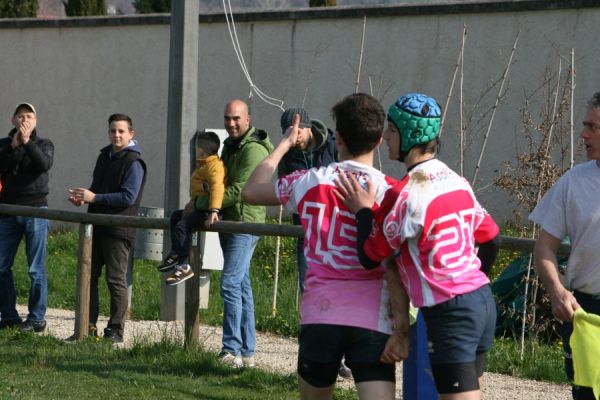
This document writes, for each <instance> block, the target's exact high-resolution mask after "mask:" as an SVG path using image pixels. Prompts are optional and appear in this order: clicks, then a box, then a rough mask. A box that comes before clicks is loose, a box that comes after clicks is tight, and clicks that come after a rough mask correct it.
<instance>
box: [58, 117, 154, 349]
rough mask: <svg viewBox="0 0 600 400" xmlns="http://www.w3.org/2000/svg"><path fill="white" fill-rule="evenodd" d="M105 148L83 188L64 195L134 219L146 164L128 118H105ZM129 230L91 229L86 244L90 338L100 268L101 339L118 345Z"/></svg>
mask: <svg viewBox="0 0 600 400" xmlns="http://www.w3.org/2000/svg"><path fill="white" fill-rule="evenodd" d="M108 125H109V128H108V138H109V140H110V145H108V146H106V147H104V148H103V149H101V150H100V155H99V156H98V160H97V161H96V166H95V168H94V173H93V178H92V186H91V187H90V188H89V189H85V188H75V189H70V190H69V201H70V202H71V203H73V204H74V205H76V206H78V207H79V206H81V205H83V204H85V203H88V204H89V206H88V212H89V213H96V214H118V215H129V216H136V215H137V213H138V209H139V206H140V201H141V198H142V192H143V190H144V184H145V182H146V164H145V163H144V161H143V160H142V159H141V150H140V147H139V146H138V143H137V141H135V140H133V137H134V135H135V132H134V131H133V124H132V122H131V118H130V117H129V116H127V115H125V114H112V115H111V116H110V117H109V118H108ZM134 237H135V229H134V228H126V227H118V226H100V225H97V226H94V236H93V240H92V276H91V282H90V329H89V334H90V335H97V328H96V322H97V321H98V312H99V311H98V280H99V279H100V275H101V273H102V266H104V265H106V283H107V285H108V290H109V292H110V319H109V320H108V324H107V326H106V328H105V329H104V338H105V339H108V340H110V341H112V342H113V343H122V342H123V332H124V329H125V313H126V311H127V302H128V300H127V299H128V297H127V261H128V258H129V250H130V249H131V243H132V241H133V239H134Z"/></svg>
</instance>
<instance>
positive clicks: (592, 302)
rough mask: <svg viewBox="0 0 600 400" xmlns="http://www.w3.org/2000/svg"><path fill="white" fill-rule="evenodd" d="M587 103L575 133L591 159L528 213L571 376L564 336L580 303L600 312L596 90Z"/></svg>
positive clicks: (576, 389) (578, 395)
mask: <svg viewBox="0 0 600 400" xmlns="http://www.w3.org/2000/svg"><path fill="white" fill-rule="evenodd" d="M587 106H588V109H587V113H586V115H585V117H584V119H583V129H582V131H581V135H580V136H581V138H582V139H583V143H584V145H585V149H586V152H587V158H588V159H589V160H590V161H588V162H586V163H583V164H580V165H577V166H576V167H574V168H572V169H571V170H570V171H568V172H567V173H565V174H564V175H563V176H562V177H561V178H560V179H559V180H558V182H556V184H555V185H554V186H553V187H552V188H551V189H550V190H549V191H548V192H547V193H546V194H545V195H544V197H543V198H542V200H541V201H540V202H539V204H538V205H537V206H536V207H535V209H534V210H533V212H532V213H531V214H530V215H529V219H530V220H532V221H533V222H535V223H537V224H539V225H540V227H541V232H540V236H539V238H538V240H537V242H536V245H535V250H534V254H535V266H536V269H537V272H538V274H539V276H540V279H541V280H542V283H543V285H544V287H545V288H546V290H547V291H548V294H549V295H550V299H551V301H552V312H553V313H554V315H555V316H556V317H557V318H558V319H560V320H562V321H565V324H564V328H565V329H564V332H563V346H564V350H565V371H566V373H567V376H568V378H569V379H570V380H571V381H573V379H574V370H573V360H572V357H571V354H572V353H571V347H570V345H569V339H570V337H571V333H572V332H573V322H572V321H573V316H574V314H575V310H577V309H578V308H580V307H581V308H583V309H584V310H585V311H586V312H588V313H593V314H599V315H600V257H598V251H597V249H598V247H599V245H600V201H598V199H599V198H600V92H597V93H595V94H594V96H593V97H592V98H591V99H590V101H589V102H588V104H587ZM566 237H568V238H569V239H570V240H571V245H572V247H571V254H570V256H569V262H568V265H567V269H566V271H565V275H564V277H561V276H560V274H559V272H558V263H557V259H556V254H557V251H558V248H559V246H560V243H561V240H562V239H563V238H566ZM598 346H600V343H598ZM573 399H575V400H587V399H595V397H594V394H593V391H592V388H591V387H586V386H577V385H573Z"/></svg>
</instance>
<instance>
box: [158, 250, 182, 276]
mask: <svg viewBox="0 0 600 400" xmlns="http://www.w3.org/2000/svg"><path fill="white" fill-rule="evenodd" d="M178 259H179V257H177V255H176V254H169V255H168V256H167V258H165V260H164V261H163V262H161V263H160V264H159V265H158V270H159V271H160V272H169V271H171V270H172V269H173V268H175V267H176V266H177V264H178V262H177V260H178Z"/></svg>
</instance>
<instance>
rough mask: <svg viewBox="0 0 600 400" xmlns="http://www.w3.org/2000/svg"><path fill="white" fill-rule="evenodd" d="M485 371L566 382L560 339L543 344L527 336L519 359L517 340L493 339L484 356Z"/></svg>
mask: <svg viewBox="0 0 600 400" xmlns="http://www.w3.org/2000/svg"><path fill="white" fill-rule="evenodd" d="M486 370H487V371H489V372H497V373H500V374H506V375H513V376H518V377H521V378H527V379H535V380H543V381H551V382H556V383H568V381H567V377H566V375H565V373H564V367H563V358H562V344H561V343H560V342H556V343H550V344H542V343H540V342H538V341H535V340H528V339H526V342H525V351H524V353H523V357H522V358H521V354H520V348H519V346H518V343H517V341H516V340H513V339H503V338H496V339H495V340H494V346H493V347H492V349H491V350H490V352H489V353H488V356H487V369H486Z"/></svg>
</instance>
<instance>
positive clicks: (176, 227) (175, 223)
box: [171, 210, 208, 264]
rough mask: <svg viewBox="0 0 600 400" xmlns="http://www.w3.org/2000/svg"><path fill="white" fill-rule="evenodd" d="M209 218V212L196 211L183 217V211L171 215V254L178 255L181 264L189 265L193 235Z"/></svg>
mask: <svg viewBox="0 0 600 400" xmlns="http://www.w3.org/2000/svg"><path fill="white" fill-rule="evenodd" d="M207 217H208V212H207V211H203V210H194V211H192V212H191V213H189V214H187V215H185V216H184V215H183V210H176V211H173V213H171V254H176V255H177V260H178V263H179V264H187V263H188V258H189V255H190V247H191V245H192V233H193V232H194V230H196V229H198V226H199V225H200V224H203V223H204V221H205V220H206V218H207Z"/></svg>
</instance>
